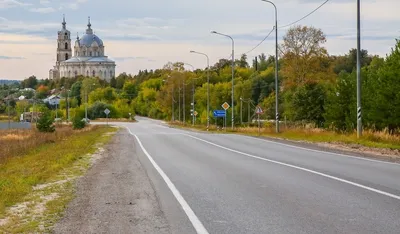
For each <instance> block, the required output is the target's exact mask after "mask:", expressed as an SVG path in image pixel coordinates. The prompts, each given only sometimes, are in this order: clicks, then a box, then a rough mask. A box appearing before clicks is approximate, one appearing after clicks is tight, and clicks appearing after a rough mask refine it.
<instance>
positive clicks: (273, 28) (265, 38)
mask: <svg viewBox="0 0 400 234" xmlns="http://www.w3.org/2000/svg"><path fill="white" fill-rule="evenodd" d="M274 30H275V26H274V27H272V30H271V31H270V32H269V33H268V35H267V36H266V37H264V39H262V41H261V42H260V43H258V44H257V45H256V46H254V48H253V49H251V50H249V51H247V52H246V53H244V54H249V53H251V52H252V51H253V50H255V49H257V48H258V47H259V46H260V45H261V44H262V43H263V42H264V41H265V40H267V38H268V37H269V36H270V35H271V33H272V32H273V31H274Z"/></svg>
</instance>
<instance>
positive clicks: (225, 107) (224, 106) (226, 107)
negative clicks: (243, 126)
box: [222, 102, 233, 131]
mask: <svg viewBox="0 0 400 234" xmlns="http://www.w3.org/2000/svg"><path fill="white" fill-rule="evenodd" d="M229 107H231V106H229V104H228V103H227V102H225V103H224V104H222V108H224V110H225V116H224V123H225V127H224V129H225V131H226V111H227V110H228V109H229ZM232 116H233V115H232ZM232 126H233V125H232Z"/></svg>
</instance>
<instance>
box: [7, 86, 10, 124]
mask: <svg viewBox="0 0 400 234" xmlns="http://www.w3.org/2000/svg"><path fill="white" fill-rule="evenodd" d="M7 114H8V129H11V118H10V90H8V96H7Z"/></svg>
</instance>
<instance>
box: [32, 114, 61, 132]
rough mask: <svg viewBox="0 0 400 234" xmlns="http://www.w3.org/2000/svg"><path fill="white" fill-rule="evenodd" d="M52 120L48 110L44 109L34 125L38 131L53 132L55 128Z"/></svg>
mask: <svg viewBox="0 0 400 234" xmlns="http://www.w3.org/2000/svg"><path fill="white" fill-rule="evenodd" d="M53 123H54V120H53V118H52V116H51V113H50V111H46V112H44V113H43V115H42V116H41V117H40V118H39V120H38V122H37V124H36V127H37V129H38V130H39V131H40V132H54V131H55V130H56V129H55V127H54V124H53Z"/></svg>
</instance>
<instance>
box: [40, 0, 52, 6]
mask: <svg viewBox="0 0 400 234" xmlns="http://www.w3.org/2000/svg"><path fill="white" fill-rule="evenodd" d="M39 3H40V4H41V5H48V4H50V1H49V0H40V1H39Z"/></svg>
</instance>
